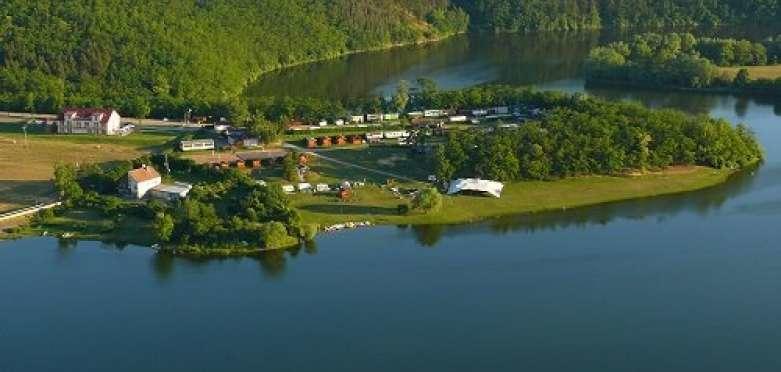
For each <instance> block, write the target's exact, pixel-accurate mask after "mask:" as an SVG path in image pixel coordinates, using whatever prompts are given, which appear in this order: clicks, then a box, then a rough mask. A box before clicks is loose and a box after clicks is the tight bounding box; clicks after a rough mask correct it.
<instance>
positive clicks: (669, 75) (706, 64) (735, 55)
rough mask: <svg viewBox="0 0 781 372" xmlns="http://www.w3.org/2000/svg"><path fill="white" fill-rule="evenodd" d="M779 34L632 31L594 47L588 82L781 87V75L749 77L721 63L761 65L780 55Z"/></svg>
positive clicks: (773, 89) (588, 64)
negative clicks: (743, 36)
mask: <svg viewBox="0 0 781 372" xmlns="http://www.w3.org/2000/svg"><path fill="white" fill-rule="evenodd" d="M780 51H781V47H780V46H779V38H771V39H768V40H767V41H765V42H764V43H752V42H750V41H747V40H734V39H697V38H695V37H694V36H693V35H691V34H688V33H682V34H678V33H668V34H655V33H647V34H642V35H637V36H635V37H634V38H633V39H632V40H631V41H629V42H614V43H611V44H609V45H606V46H602V47H597V48H594V49H593V50H592V51H591V53H590V54H589V57H588V59H587V60H586V78H587V80H588V81H590V82H619V83H631V84H637V85H643V86H652V87H653V86H656V87H682V88H697V89H701V88H721V89H732V90H741V91H756V92H763V93H777V92H781V79H775V80H771V79H756V80H750V79H749V76H748V70H745V69H744V70H741V71H740V72H739V73H738V74H737V75H736V76H731V75H729V74H727V73H725V72H723V71H722V70H720V69H719V67H726V66H761V65H766V64H767V63H768V62H769V61H771V62H772V61H778V60H779V59H781V54H779V52H780Z"/></svg>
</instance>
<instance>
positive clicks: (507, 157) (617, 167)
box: [434, 92, 762, 181]
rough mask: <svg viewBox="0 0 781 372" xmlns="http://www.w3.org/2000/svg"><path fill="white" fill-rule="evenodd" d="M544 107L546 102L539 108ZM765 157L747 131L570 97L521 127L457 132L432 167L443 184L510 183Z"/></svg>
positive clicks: (728, 164)
mask: <svg viewBox="0 0 781 372" xmlns="http://www.w3.org/2000/svg"><path fill="white" fill-rule="evenodd" d="M526 94H529V95H534V94H535V93H528V92H527V93H526ZM536 94H537V95H544V94H543V93H536ZM502 101H503V102H509V101H513V99H512V98H510V99H506V100H502ZM540 101H546V100H545V99H537V100H536V102H535V104H536V103H537V102H540ZM761 158H762V149H761V147H760V145H759V144H758V142H757V141H756V139H755V138H754V135H753V134H752V133H751V132H750V131H749V130H748V129H747V128H746V127H744V126H737V127H733V126H731V125H730V124H729V123H728V122H726V121H724V120H717V119H713V118H709V117H706V116H689V115H686V114H683V113H681V112H677V111H672V110H650V109H647V108H644V107H642V106H641V105H639V104H635V103H611V102H607V101H602V100H597V99H591V98H582V97H581V98H576V97H572V98H571V99H567V100H558V103H557V104H556V105H555V106H554V107H552V108H550V109H549V112H548V113H547V114H545V115H544V116H543V118H542V119H540V120H535V121H530V122H527V123H525V124H523V125H521V126H520V127H519V128H514V129H497V130H495V131H494V132H492V133H484V132H483V131H477V130H476V131H459V132H454V133H452V134H450V135H449V136H448V139H447V142H446V143H445V144H444V145H441V146H439V147H438V148H437V151H436V154H435V159H434V163H435V168H436V174H437V177H438V178H439V179H442V180H450V179H453V178H457V177H476V176H477V177H483V178H488V179H495V180H501V181H513V180H548V179H555V178H561V177H569V176H576V175H589V174H605V175H611V174H621V173H624V172H627V171H637V170H641V171H642V170H648V169H660V168H664V167H668V166H674V165H703V166H710V167H715V168H741V167H745V166H747V165H750V164H753V163H756V162H757V161H759V160H761Z"/></svg>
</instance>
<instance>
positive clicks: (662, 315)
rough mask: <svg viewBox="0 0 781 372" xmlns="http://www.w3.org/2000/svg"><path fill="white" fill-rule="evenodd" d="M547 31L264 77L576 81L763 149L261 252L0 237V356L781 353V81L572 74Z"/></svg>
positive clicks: (757, 366)
mask: <svg viewBox="0 0 781 372" xmlns="http://www.w3.org/2000/svg"><path fill="white" fill-rule="evenodd" d="M545 38H546V37H544V36H538V37H523V36H500V37H497V38H485V37H482V38H466V39H458V40H453V41H449V42H446V43H444V44H442V45H434V46H430V47H427V48H408V49H399V50H394V51H389V52H383V53H372V54H368V55H361V56H352V57H349V58H347V59H345V60H338V61H331V62H328V63H324V64H317V65H310V66H302V67H298V68H295V69H292V70H290V71H289V74H290V76H287V75H286V74H284V73H279V74H275V75H273V76H271V77H269V80H271V82H265V83H263V82H261V83H259V84H261V85H262V84H268V85H267V86H275V87H276V88H274V89H276V90H277V91H278V92H281V93H290V94H292V92H299V93H300V94H308V95H315V96H316V95H319V94H322V92H331V93H333V94H335V95H340V96H349V95H357V94H361V93H366V92H382V91H386V90H388V89H389V88H390V87H392V86H393V85H395V82H396V81H397V80H399V79H400V78H404V79H414V78H415V77H416V76H422V75H425V76H430V77H434V78H436V79H438V80H439V81H440V83H441V85H442V86H445V87H457V86H463V85H470V84H478V83H483V82H493V81H496V82H508V83H514V84H534V85H538V86H540V87H542V88H545V89H563V90H567V91H583V90H585V91H587V92H588V93H589V94H593V95H598V96H603V97H607V98H611V99H636V100H640V101H642V102H644V103H646V104H648V105H651V106H654V107H676V108H681V109H684V110H688V111H690V112H693V113H710V114H712V115H714V116H718V117H722V118H726V119H728V120H730V121H733V122H738V121H742V122H746V123H748V124H749V125H750V126H751V127H752V128H753V129H754V131H756V133H757V135H758V136H759V138H760V140H761V141H762V143H763V144H764V146H765V148H766V150H767V161H766V162H765V164H764V165H763V166H762V167H761V168H759V169H758V170H757V171H755V172H747V173H746V174H743V175H740V176H738V177H736V178H735V179H734V180H733V181H731V182H729V183H728V184H725V185H722V186H719V187H716V188H713V189H710V190H706V191H702V192H697V193H691V194H685V195H678V196H670V197H662V198H657V199H649V200H639V201H630V202H623V203H615V204H609V205H605V206H598V207H593V208H585V209H579V210H574V211H568V212H563V213H554V214H545V215H536V216H525V217H516V218H506V219H501V220H496V221H491V222H486V223H482V224H477V225H466V226H453V227H422V228H408V227H382V228H376V229H370V230H361V231H349V232H343V233H337V234H330V235H322V236H321V237H319V238H318V239H317V242H316V244H314V245H312V246H309V247H304V248H301V249H299V250H296V251H291V252H288V253H283V254H280V253H275V254H270V255H266V256H264V257H262V258H251V259H250V258H245V259H225V260H204V261H192V260H186V259H171V258H168V257H161V256H157V255H155V254H154V253H153V252H152V251H151V250H150V249H147V248H142V247H135V246H127V247H116V246H112V245H106V244H102V243H96V242H79V243H66V242H58V241H57V240H55V239H51V238H36V239H26V240H21V241H14V242H3V243H0V371H4V372H5V371H49V370H78V371H104V370H113V371H137V370H144V371H213V370H230V371H258V370H267V371H402V370H413V371H424V370H425V371H475V370H483V371H519V370H521V371H622V372H623V371H778V370H781V354H779V353H778V349H779V347H781V341H780V340H781V322H779V321H778V319H779V316H781V315H780V314H781V244H779V243H778V242H779V241H780V240H781V228H779V226H781V152H780V151H781V146H779V145H781V103H779V101H781V99H775V100H774V99H768V98H764V99H756V98H736V97H733V96H729V95H705V94H691V93H686V94H681V93H669V92H667V93H660V92H652V91H639V90H630V89H585V88H584V87H583V81H582V78H581V77H580V74H579V68H578V66H579V62H580V59H581V58H582V57H583V55H584V54H585V52H586V51H587V50H588V47H589V46H590V45H591V44H592V43H594V42H596V41H597V40H598V39H599V38H600V37H599V36H595V35H588V36H572V37H569V36H568V37H547V38H552V41H551V40H546V39H545ZM476 40H477V41H480V40H482V41H480V42H476ZM549 42H550V44H548V43H549ZM372 61H374V63H372ZM329 74H332V76H323V75H329ZM283 86H286V88H283ZM255 88H256V89H258V90H257V92H260V93H258V94H264V93H262V89H261V88H260V87H258V86H256V87H255ZM285 89H289V90H285Z"/></svg>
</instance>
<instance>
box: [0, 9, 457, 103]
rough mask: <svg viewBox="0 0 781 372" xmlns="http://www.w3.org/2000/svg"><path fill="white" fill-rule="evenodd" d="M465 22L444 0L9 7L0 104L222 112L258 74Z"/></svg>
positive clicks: (0, 20)
mask: <svg viewBox="0 0 781 372" xmlns="http://www.w3.org/2000/svg"><path fill="white" fill-rule="evenodd" d="M467 24H468V17H467V15H466V14H465V13H464V12H463V11H462V10H460V9H457V8H455V7H452V6H451V5H450V4H449V2H448V0H197V1H196V0H171V1H152V2H150V1H140V0H103V1H82V0H39V1H28V0H6V1H2V2H0V109H9V110H18V111H37V112H52V111H56V110H58V109H59V108H61V107H62V106H65V105H75V106H113V107H117V108H119V109H121V111H122V113H124V114H126V115H134V116H145V115H148V114H154V115H157V116H162V115H169V116H171V115H176V116H179V115H180V114H181V112H182V111H183V110H185V109H186V108H187V107H194V108H196V109H198V111H201V112H212V111H219V107H220V106H224V105H227V104H228V103H229V101H230V100H231V99H233V98H234V97H236V96H237V95H238V94H239V93H240V92H241V91H242V89H243V88H244V87H245V85H246V83H247V82H248V81H250V80H252V79H254V78H256V77H257V76H258V75H259V74H260V73H262V72H263V71H267V70H270V69H274V68H279V67H283V66H287V65H290V64H294V63H298V62H305V61H312V60H319V59H324V58H331V57H335V56H338V55H341V54H344V53H347V52H350V51H357V50H364V49H371V48H379V47H386V46H390V45H393V44H398V43H409V42H420V41H425V40H432V39H437V38H441V37H444V36H447V35H450V34H453V33H458V32H463V31H465V30H466V28H467Z"/></svg>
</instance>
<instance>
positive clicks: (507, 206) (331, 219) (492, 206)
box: [293, 167, 733, 226]
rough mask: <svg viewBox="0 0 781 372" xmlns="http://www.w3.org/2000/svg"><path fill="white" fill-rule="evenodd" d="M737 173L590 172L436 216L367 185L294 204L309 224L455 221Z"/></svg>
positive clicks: (586, 202)
mask: <svg viewBox="0 0 781 372" xmlns="http://www.w3.org/2000/svg"><path fill="white" fill-rule="evenodd" d="M732 173H733V171H730V170H718V169H713V168H706V167H691V168H682V169H681V168H674V169H669V170H666V171H663V172H658V173H653V174H646V175H641V176H625V177H609V176H584V177H574V178H567V179H562V180H557V181H550V182H545V181H533V182H517V183H511V184H507V185H505V189H504V193H503V194H502V197H501V198H499V199H495V198H488V197H481V196H463V195H458V196H445V197H444V204H443V207H442V209H441V210H440V211H439V212H437V213H434V214H428V215H423V214H414V213H413V214H411V215H399V214H398V213H397V206H398V204H400V203H402V202H403V200H401V199H399V198H398V197H396V196H394V195H393V194H391V193H390V192H388V191H380V190H378V189H371V188H370V189H364V190H357V191H356V192H355V198H354V199H353V200H352V201H350V202H341V201H339V200H338V199H336V198H335V197H324V196H317V195H297V196H295V197H294V198H293V205H294V206H295V207H297V208H298V209H299V210H300V211H301V215H302V217H303V219H304V220H305V221H306V222H308V223H318V224H320V225H324V226H327V225H332V224H337V223H343V222H348V221H371V222H373V223H375V224H453V223H464V222H472V221H478V220H482V219H487V218H493V217H501V216H508V215H514V214H524V213H536V212H544V211H551V210H561V209H568V208H577V207H584V206H590V205H596V204H601V203H608V202H615V201H621V200H627V199H635V198H645V197H652V196H658V195H666V194H675V193H681V192H687V191H694V190H699V189H704V188H707V187H711V186H715V185H718V184H720V183H723V182H725V181H726V180H727V179H728V178H729V176H730V175H731V174H732Z"/></svg>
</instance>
